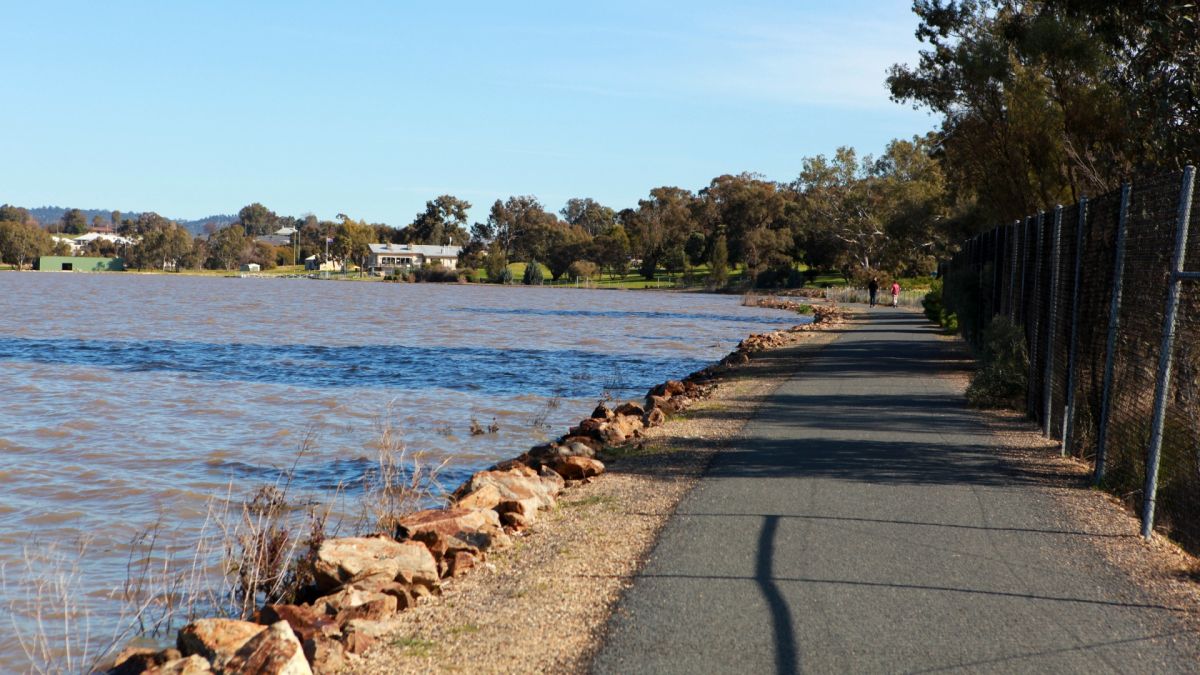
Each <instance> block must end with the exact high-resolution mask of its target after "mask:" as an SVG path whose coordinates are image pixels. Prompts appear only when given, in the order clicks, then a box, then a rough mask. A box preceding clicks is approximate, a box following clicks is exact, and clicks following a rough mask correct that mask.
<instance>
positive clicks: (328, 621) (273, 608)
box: [258, 604, 340, 643]
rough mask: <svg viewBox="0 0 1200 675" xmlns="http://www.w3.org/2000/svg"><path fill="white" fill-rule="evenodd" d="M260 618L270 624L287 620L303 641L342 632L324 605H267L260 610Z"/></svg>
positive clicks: (262, 621) (261, 621)
mask: <svg viewBox="0 0 1200 675" xmlns="http://www.w3.org/2000/svg"><path fill="white" fill-rule="evenodd" d="M258 619H259V622H260V623H263V624H266V625H268V626H269V625H272V624H276V623H279V622H280V621H286V622H287V624H288V625H289V626H291V628H292V632H293V633H295V634H296V638H297V639H299V640H300V642H301V643H303V642H304V641H305V640H308V639H309V638H313V637H316V636H318V635H320V636H325V637H333V636H336V635H337V634H338V633H339V632H340V631H339V630H338V624H337V621H335V620H334V619H332V618H330V616H329V615H328V614H327V613H326V612H325V611H324V607H314V606H312V605H283V604H279V605H267V606H265V607H263V608H262V610H261V611H260V612H259V615H258Z"/></svg>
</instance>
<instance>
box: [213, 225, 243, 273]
mask: <svg viewBox="0 0 1200 675" xmlns="http://www.w3.org/2000/svg"><path fill="white" fill-rule="evenodd" d="M248 242H249V239H248V238H247V237H246V232H245V230H243V229H242V226H241V225H240V224H233V225H229V226H227V227H224V228H221V229H220V230H217V233H216V234H214V235H213V236H211V237H209V239H208V256H209V257H208V266H209V267H212V268H214V269H221V270H231V269H233V268H235V267H237V266H238V265H239V264H241V261H242V256H243V254H244V253H245V250H246V247H247V243H248Z"/></svg>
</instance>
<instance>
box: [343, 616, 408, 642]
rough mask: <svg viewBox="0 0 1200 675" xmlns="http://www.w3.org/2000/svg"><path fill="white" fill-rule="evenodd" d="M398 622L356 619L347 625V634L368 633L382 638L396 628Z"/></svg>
mask: <svg viewBox="0 0 1200 675" xmlns="http://www.w3.org/2000/svg"><path fill="white" fill-rule="evenodd" d="M396 625H397V624H396V623H394V622H389V621H370V620H368V619H355V620H353V621H351V622H350V623H349V624H347V625H346V635H347V636H349V635H356V634H357V635H366V636H367V637H372V638H381V637H383V636H385V635H387V634H388V633H390V632H392V631H393V630H395V629H396Z"/></svg>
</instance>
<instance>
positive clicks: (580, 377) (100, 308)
mask: <svg viewBox="0 0 1200 675" xmlns="http://www.w3.org/2000/svg"><path fill="white" fill-rule="evenodd" d="M802 320H804V319H803V318H802V317H798V316H796V315H794V314H790V313H786V312H781V311H777V310H768V309H761V308H753V307H743V306H741V304H740V298H738V297H734V296H720V295H703V294H684V293H656V292H629V291H625V292H621V291H588V290H578V289H551V288H526V287H495V286H478V285H420V284H384V283H350V282H328V281H311V280H301V279H294V280H282V279H237V278H210V277H187V276H163V275H145V276H142V275H102V274H95V275H89V274H51V273H2V274H0V376H2V381H3V394H0V401H2V406H0V486H2V487H0V570H2V571H3V580H4V583H3V584H2V585H0V621H3V624H0V671H4V672H8V671H12V670H23V669H25V667H26V666H25V665H24V664H25V663H26V659H25V657H24V655H23V653H22V650H21V647H20V644H19V642H18V640H17V637H16V636H17V633H18V629H21V630H26V631H27V630H29V628H30V624H29V623H28V622H27V617H23V616H22V612H19V611H18V612H14V611H13V610H14V609H17V608H20V607H24V605H23V604H22V603H23V601H24V599H25V598H26V597H27V594H28V593H29V592H30V589H29V586H28V583H27V580H26V579H25V576H27V575H25V573H24V572H25V570H24V568H25V566H26V563H25V561H26V560H29V559H32V558H38V557H39V556H40V555H42V553H44V551H46V550H50V549H54V548H55V547H57V550H58V551H59V552H60V553H61V555H62V556H63V557H64V559H65V560H67V561H68V562H70V563H72V564H73V563H74V553H72V551H73V550H75V547H77V546H78V545H79V543H80V542H81V541H86V543H87V553H86V555H84V556H83V557H82V558H81V559H80V560H79V562H78V567H77V568H75V570H74V571H75V574H76V575H77V577H78V580H79V581H80V583H81V588H82V589H83V590H84V591H85V593H84V594H83V595H82V596H79V597H78V601H79V602H80V603H81V605H82V606H83V607H85V608H86V609H87V615H88V616H89V620H90V631H91V633H92V634H93V635H94V637H93V640H95V641H97V642H101V641H102V638H103V636H104V635H105V634H106V632H111V628H112V624H113V623H114V622H115V621H116V616H117V611H118V610H117V607H116V605H115V603H114V602H113V601H112V600H110V599H108V597H107V593H108V591H110V590H111V589H115V588H118V587H120V586H121V584H122V583H123V582H124V580H125V578H126V564H127V561H128V550H129V543H130V541H131V538H132V537H133V536H134V535H135V534H136V533H137V532H139V531H141V530H143V529H145V528H146V527H148V526H150V525H151V524H152V523H154V522H155V521H156V520H161V522H163V523H168V524H169V527H170V531H171V536H172V537H173V539H174V541H176V542H183V543H184V545H186V542H187V541H188V537H189V536H192V537H194V536H196V534H197V533H198V531H199V528H200V526H201V524H202V523H203V521H204V517H205V514H206V512H207V508H208V504H209V501H210V500H211V499H212V498H213V497H214V495H216V496H220V495H223V494H226V493H227V492H228V491H229V490H230V486H231V485H232V486H233V490H234V493H235V494H236V496H238V497H239V498H240V497H242V496H244V495H245V494H246V493H248V492H249V491H250V490H251V489H252V488H253V487H254V486H256V485H259V484H266V483H271V482H272V481H274V480H275V479H276V478H277V477H278V476H279V474H280V471H281V470H283V469H285V468H286V467H290V466H291V465H292V464H293V463H294V462H295V459H296V453H297V450H298V448H299V447H300V445H301V443H302V441H303V439H304V437H305V436H306V434H307V433H309V432H310V430H311V432H312V433H313V434H315V439H316V442H315V443H314V444H313V447H312V450H311V452H309V453H308V454H307V455H306V456H305V457H304V458H303V459H302V460H301V462H300V463H299V464H298V465H297V466H296V471H295V478H294V488H295V489H296V490H297V491H300V492H303V493H305V494H308V495H310V496H311V498H312V499H314V500H320V499H322V498H323V497H327V496H329V495H332V494H334V491H335V490H336V489H337V488H338V486H339V485H341V486H343V489H344V486H347V485H354V484H355V482H356V481H359V482H361V480H362V478H363V475H364V472H366V471H369V470H370V468H371V467H372V466H373V462H374V454H375V451H374V450H373V448H372V443H373V441H374V439H375V436H376V432H375V423H376V421H377V420H379V419H380V418H381V416H386V417H388V418H389V421H390V423H391V424H393V425H394V426H395V427H396V428H397V429H399V430H400V432H401V433H402V434H403V438H404V441H405V444H406V446H407V447H408V449H409V450H410V452H426V453H428V454H429V455H430V456H431V457H436V458H437V459H439V460H440V459H443V458H445V459H448V460H449V463H448V465H447V468H446V470H445V472H444V473H443V480H444V482H445V484H446V485H447V486H448V487H451V488H452V487H453V486H455V485H457V483H458V482H459V481H460V480H461V478H462V477H465V476H467V475H469V473H470V472H471V471H474V470H477V469H479V468H482V467H484V466H486V465H488V464H490V463H492V462H494V461H496V460H498V459H503V458H508V457H511V456H514V455H516V454H519V453H520V452H521V451H522V450H524V449H526V448H528V447H529V446H530V445H533V444H535V443H538V442H541V441H542V440H544V439H545V438H547V437H549V436H551V435H557V434H560V433H562V432H563V431H564V430H565V428H566V427H567V426H568V425H570V424H573V423H574V422H576V421H577V420H579V419H580V418H582V417H584V416H586V415H587V414H588V413H589V412H590V411H591V409H592V407H593V406H595V404H596V402H597V401H598V400H599V399H600V398H601V397H602V396H603V395H604V394H605V393H606V392H607V393H608V394H609V395H610V396H613V397H616V398H638V397H640V396H641V395H642V394H644V393H645V391H646V390H647V389H648V388H649V387H650V386H652V385H654V384H656V383H658V382H661V381H663V380H665V379H668V378H672V377H679V376H682V375H685V374H687V373H689V372H691V371H693V370H696V369H697V368H700V367H702V366H703V365H705V364H707V363H710V362H712V361H714V360H716V359H718V358H720V357H721V356H723V355H724V354H725V353H727V352H729V351H730V350H731V349H733V348H734V347H735V346H736V344H737V342H738V341H739V340H740V339H742V338H743V337H745V336H746V334H748V333H751V332H762V331H766V330H772V329H777V328H782V327H786V326H790V325H793V324H796V323H799V322H801V321H802ZM472 420H478V421H479V423H480V424H482V425H484V426H487V425H488V424H490V423H492V421H493V420H495V424H496V425H498V426H499V431H498V432H497V433H495V434H485V435H480V436H472V435H471V434H470V433H469V427H470V424H471V421H472ZM6 615H7V616H6ZM10 619H11V620H10ZM14 621H15V622H16V624H15V625H14V624H13V622H14ZM46 630H47V631H48V632H49V633H50V634H51V635H52V636H53V635H57V632H56V631H58V630H59V629H58V628H54V627H52V628H49V629H46Z"/></svg>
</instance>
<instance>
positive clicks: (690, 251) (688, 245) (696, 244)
mask: <svg viewBox="0 0 1200 675" xmlns="http://www.w3.org/2000/svg"><path fill="white" fill-rule="evenodd" d="M705 244H706V242H705V240H704V233H703V232H693V233H691V234H689V235H688V238H687V241H686V242H684V244H683V250H684V253H686V254H687V257H688V262H690V263H692V264H693V265H699V264H700V263H702V262H704V250H705Z"/></svg>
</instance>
